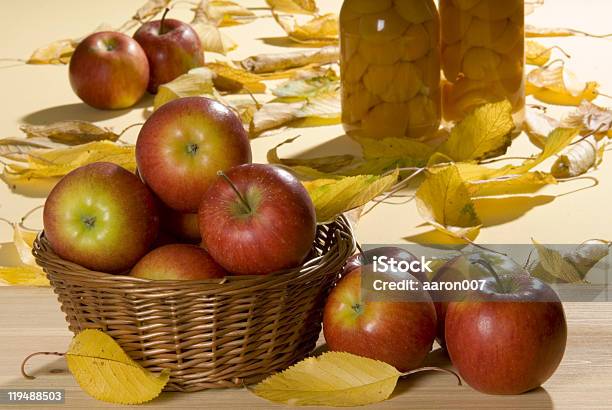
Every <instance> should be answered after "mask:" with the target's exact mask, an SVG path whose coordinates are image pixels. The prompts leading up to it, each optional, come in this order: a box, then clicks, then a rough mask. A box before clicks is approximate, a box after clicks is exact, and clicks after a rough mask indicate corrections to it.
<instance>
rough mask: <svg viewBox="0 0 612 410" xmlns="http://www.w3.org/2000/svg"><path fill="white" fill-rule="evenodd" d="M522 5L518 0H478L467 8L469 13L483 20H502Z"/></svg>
mask: <svg viewBox="0 0 612 410" xmlns="http://www.w3.org/2000/svg"><path fill="white" fill-rule="evenodd" d="M519 6H520V7H523V1H519V0H503V1H500V0H480V1H479V2H478V3H477V4H476V5H475V6H474V7H473V8H471V9H470V10H469V12H470V14H472V15H473V16H476V17H478V18H480V19H483V20H488V21H494V20H503V19H507V18H509V17H510V16H512V15H513V14H514V13H515V12H516V9H517V8H519Z"/></svg>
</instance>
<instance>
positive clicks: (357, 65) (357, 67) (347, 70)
mask: <svg viewBox="0 0 612 410" xmlns="http://www.w3.org/2000/svg"><path fill="white" fill-rule="evenodd" d="M367 70H368V62H367V61H365V60H364V59H363V57H362V56H361V54H355V55H354V56H353V58H351V59H350V60H348V61H346V62H345V63H344V69H343V70H342V71H343V72H342V78H343V82H348V83H358V82H360V81H361V78H362V77H363V75H364V74H365V72H366V71H367Z"/></svg>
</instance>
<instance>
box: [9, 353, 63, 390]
mask: <svg viewBox="0 0 612 410" xmlns="http://www.w3.org/2000/svg"><path fill="white" fill-rule="evenodd" d="M22 359H25V356H24V357H23V358H19V360H22ZM15 370H16V372H17V374H19V369H15ZM25 372H26V374H27V375H29V376H33V377H34V379H26V378H25V377H16V378H14V379H12V380H9V382H8V383H5V384H4V386H2V385H0V387H2V388H18V389H40V388H44V387H45V386H44V385H45V384H46V385H47V386H48V385H49V381H48V379H49V378H52V377H58V376H63V375H64V376H65V375H68V374H69V373H70V372H69V370H68V366H67V364H66V360H65V359H64V358H63V357H57V356H35V357H33V358H31V359H30V360H28V363H27V364H26V366H25ZM37 379H40V380H37ZM45 379H47V380H45Z"/></svg>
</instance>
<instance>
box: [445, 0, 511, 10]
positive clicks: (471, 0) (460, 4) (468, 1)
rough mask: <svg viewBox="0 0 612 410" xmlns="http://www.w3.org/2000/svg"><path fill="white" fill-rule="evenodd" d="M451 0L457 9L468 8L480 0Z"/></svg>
mask: <svg viewBox="0 0 612 410" xmlns="http://www.w3.org/2000/svg"><path fill="white" fill-rule="evenodd" d="M449 1H450V0H449ZM452 1H453V4H454V5H455V7H457V8H458V9H459V10H469V9H471V8H472V7H474V6H475V5H477V4H478V3H479V2H480V0H452ZM504 1H505V0H504Z"/></svg>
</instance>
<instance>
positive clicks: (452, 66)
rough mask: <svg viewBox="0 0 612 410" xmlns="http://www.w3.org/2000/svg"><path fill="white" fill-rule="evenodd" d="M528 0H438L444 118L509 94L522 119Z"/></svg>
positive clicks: (452, 118) (459, 115)
mask: <svg viewBox="0 0 612 410" xmlns="http://www.w3.org/2000/svg"><path fill="white" fill-rule="evenodd" d="M524 7H525V5H524V0H440V18H441V24H442V28H441V30H442V69H443V72H444V77H445V81H444V86H443V107H444V119H445V120H447V121H458V120H460V119H462V118H463V117H465V116H466V115H467V114H469V113H470V112H471V111H473V110H474V108H476V107H478V106H480V105H483V104H486V103H492V102H498V101H502V100H504V99H507V100H509V101H510V103H511V104H512V106H513V112H514V113H515V121H516V122H517V123H518V122H520V121H522V113H523V111H524V105H525V86H524V67H525V60H524V48H525V46H524V40H525V38H524V37H525V11H524V10H525V8H524Z"/></svg>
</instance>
